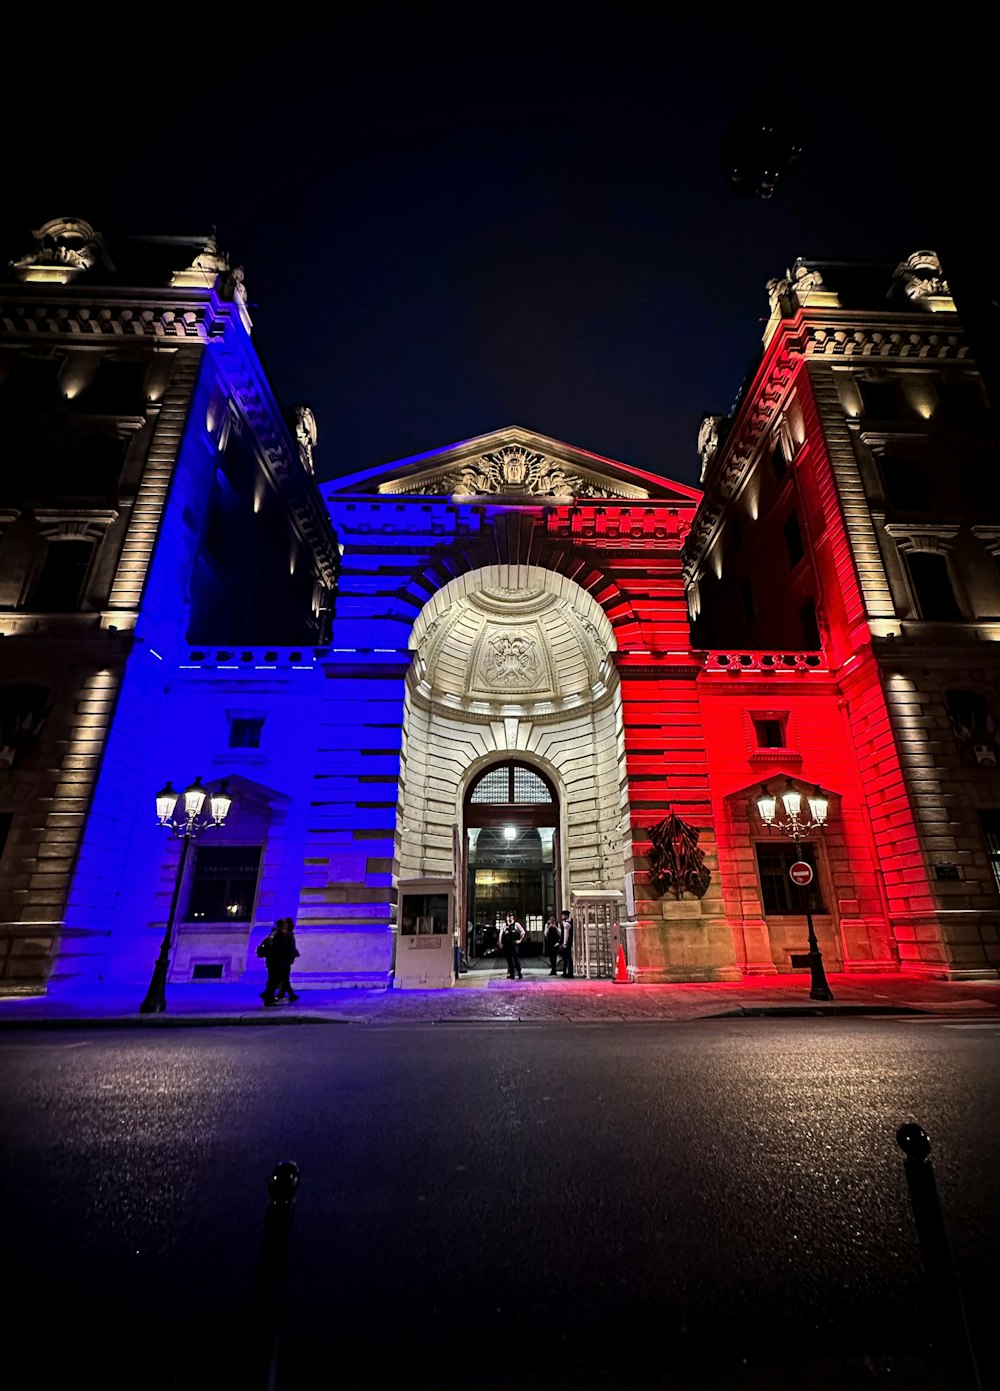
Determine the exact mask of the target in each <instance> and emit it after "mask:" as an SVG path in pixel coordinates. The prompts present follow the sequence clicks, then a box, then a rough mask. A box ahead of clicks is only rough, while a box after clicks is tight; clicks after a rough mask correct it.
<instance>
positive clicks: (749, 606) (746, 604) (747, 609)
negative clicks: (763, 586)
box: [740, 580, 753, 623]
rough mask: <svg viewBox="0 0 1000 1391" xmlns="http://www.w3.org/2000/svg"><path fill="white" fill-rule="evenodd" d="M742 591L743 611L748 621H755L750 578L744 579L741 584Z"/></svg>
mask: <svg viewBox="0 0 1000 1391" xmlns="http://www.w3.org/2000/svg"><path fill="white" fill-rule="evenodd" d="M740 593H741V594H742V596H743V612H744V614H745V615H746V620H747V622H748V623H752V622H753V588H752V586H751V584H750V581H749V580H744V581H743V583H742V585H741V586H740Z"/></svg>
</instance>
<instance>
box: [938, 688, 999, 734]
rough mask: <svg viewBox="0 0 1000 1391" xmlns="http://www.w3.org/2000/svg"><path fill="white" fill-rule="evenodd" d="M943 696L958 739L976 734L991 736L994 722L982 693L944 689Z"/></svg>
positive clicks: (993, 730)
mask: <svg viewBox="0 0 1000 1391" xmlns="http://www.w3.org/2000/svg"><path fill="white" fill-rule="evenodd" d="M944 698H945V703H946V704H947V706H948V715H949V717H950V719H951V723H952V727H953V728H954V730H955V733H956V734H957V735H958V737H959V738H960V739H969V738H971V737H972V736H973V735H976V734H980V735H982V736H983V737H984V738H985V737H986V736H987V735H989V736H991V737H992V735H993V734H994V732H995V724H994V721H993V717H992V716H991V715H990V709H989V706H988V705H987V703H986V697H985V696H984V695H982V694H980V692H979V691H945V693H944Z"/></svg>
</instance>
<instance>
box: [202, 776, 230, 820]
mask: <svg viewBox="0 0 1000 1391" xmlns="http://www.w3.org/2000/svg"><path fill="white" fill-rule="evenodd" d="M208 800H209V805H210V806H211V808H212V821H213V822H214V824H215V825H216V826H221V825H222V824H223V822H224V821H225V819H226V817H227V816H228V815H229V808H230V807H231V806H232V805H233V799H232V797H231V796H230V795H229V789H228V788H227V787H226V784H225V783H223V784H222V786H221V787H220V788H219V789H218V791H216V792H213V793H212V794H211V796H210V797H209V799H208Z"/></svg>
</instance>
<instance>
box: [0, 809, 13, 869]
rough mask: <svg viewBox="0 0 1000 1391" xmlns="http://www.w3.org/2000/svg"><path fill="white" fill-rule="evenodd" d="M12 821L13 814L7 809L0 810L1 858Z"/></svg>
mask: <svg viewBox="0 0 1000 1391" xmlns="http://www.w3.org/2000/svg"><path fill="white" fill-rule="evenodd" d="M13 821H14V815H13V813H12V812H9V811H0V859H2V858H3V848H4V846H5V845H6V844H7V837H8V836H9V835H10V828H11V825H12V823H13Z"/></svg>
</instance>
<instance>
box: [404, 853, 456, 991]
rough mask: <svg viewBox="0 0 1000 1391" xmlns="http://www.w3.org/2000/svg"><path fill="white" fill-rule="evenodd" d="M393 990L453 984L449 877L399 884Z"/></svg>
mask: <svg viewBox="0 0 1000 1391" xmlns="http://www.w3.org/2000/svg"><path fill="white" fill-rule="evenodd" d="M396 923H397V926H396V966H395V971H394V973H393V982H392V983H393V988H394V989H396V990H445V989H447V988H448V987H449V986H452V985H454V984H455V885H454V883H453V881H452V880H451V879H408V880H403V881H402V882H401V883H400V884H399V906H398V909H397V919H396Z"/></svg>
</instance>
